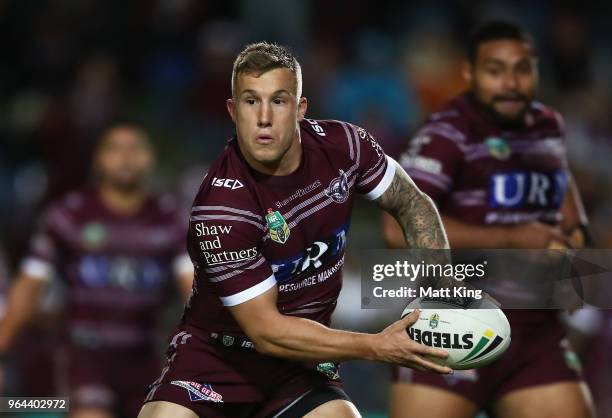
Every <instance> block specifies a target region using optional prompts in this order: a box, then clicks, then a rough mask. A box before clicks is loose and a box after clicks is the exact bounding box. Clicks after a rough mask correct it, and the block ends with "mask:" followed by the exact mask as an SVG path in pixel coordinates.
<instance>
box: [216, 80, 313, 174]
mask: <svg viewBox="0 0 612 418" xmlns="http://www.w3.org/2000/svg"><path fill="white" fill-rule="evenodd" d="M306 106H307V102H306V99H305V98H298V97H297V83H296V78H295V75H294V74H293V73H292V72H291V70H289V69H287V68H276V69H273V70H270V71H266V72H265V73H261V74H250V73H243V74H239V75H238V77H237V85H236V97H235V98H234V99H229V100H228V101H227V108H228V111H229V113H230V115H231V117H232V120H233V121H234V123H235V124H236V133H237V137H238V143H239V145H240V150H241V151H242V153H243V155H244V157H245V158H246V160H247V162H248V163H249V164H250V165H251V166H252V167H253V168H255V169H257V170H259V171H262V172H264V173H267V174H288V173H290V172H291V171H292V170H294V169H296V168H297V166H298V165H299V162H300V158H301V148H300V135H299V122H300V121H302V119H304V114H305V113H306Z"/></svg>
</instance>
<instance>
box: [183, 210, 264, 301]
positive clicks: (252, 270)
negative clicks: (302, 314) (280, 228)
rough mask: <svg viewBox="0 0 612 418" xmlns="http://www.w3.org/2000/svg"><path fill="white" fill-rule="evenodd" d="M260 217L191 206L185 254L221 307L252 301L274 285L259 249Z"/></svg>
mask: <svg viewBox="0 0 612 418" xmlns="http://www.w3.org/2000/svg"><path fill="white" fill-rule="evenodd" d="M264 231H265V226H264V220H263V217H262V216H260V215H257V214H255V213H253V212H250V211H248V210H244V209H240V208H233V207H228V206H220V205H215V206H194V208H193V210H192V216H191V219H190V226H189V240H188V246H189V253H190V255H191V258H192V261H193V262H194V266H195V267H196V274H197V276H198V277H204V278H205V279H206V280H207V281H208V282H209V283H210V284H211V285H212V287H213V289H214V290H215V291H216V293H217V294H218V296H219V298H220V299H221V302H222V303H223V305H224V306H234V305H239V304H241V303H244V302H246V301H248V300H250V299H253V298H255V297H257V296H259V295H260V294H262V293H264V292H266V291H267V290H269V289H270V288H272V287H273V286H275V285H276V279H275V277H274V274H273V273H272V269H271V267H270V265H269V264H268V261H267V260H266V259H265V257H264V256H263V254H262V253H261V250H260V243H261V240H262V237H263V235H264Z"/></svg>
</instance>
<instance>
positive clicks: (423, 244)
mask: <svg viewBox="0 0 612 418" xmlns="http://www.w3.org/2000/svg"><path fill="white" fill-rule="evenodd" d="M389 163H390V164H394V165H395V174H394V176H393V180H392V181H391V184H390V185H389V187H388V188H387V190H385V192H384V193H383V194H382V195H381V196H380V197H378V198H377V199H376V200H375V202H376V203H377V204H378V206H379V207H380V208H381V209H383V210H385V211H386V212H388V213H389V214H390V215H391V216H393V217H394V218H395V220H396V221H397V222H398V223H399V225H400V226H401V228H402V231H403V234H404V238H405V240H406V244H407V245H408V247H409V248H428V249H448V248H449V244H448V238H447V237H446V232H445V231H444V227H443V226H442V220H441V219H440V214H439V213H438V210H437V209H436V206H435V204H434V203H433V201H432V200H431V198H430V197H429V196H427V195H426V194H425V193H423V192H422V191H421V190H419V188H418V187H417V186H416V184H415V183H414V181H412V179H411V178H410V176H409V175H408V174H407V173H406V172H405V171H404V169H403V168H402V167H401V166H400V165H399V164H398V163H397V162H395V161H394V160H392V159H389Z"/></svg>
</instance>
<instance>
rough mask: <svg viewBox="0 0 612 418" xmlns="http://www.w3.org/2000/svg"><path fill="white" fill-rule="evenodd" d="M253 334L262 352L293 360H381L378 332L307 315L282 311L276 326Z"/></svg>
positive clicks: (257, 346) (258, 348)
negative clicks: (343, 326) (329, 323)
mask: <svg viewBox="0 0 612 418" xmlns="http://www.w3.org/2000/svg"><path fill="white" fill-rule="evenodd" d="M254 337H255V338H254V340H255V341H254V343H255V347H256V349H257V350H258V351H259V352H261V353H264V354H268V355H272V356H276V357H283V358H287V359H292V360H301V361H346V360H378V358H377V356H376V353H375V350H374V348H373V347H374V339H375V338H376V337H375V335H373V334H363V333H356V332H349V331H342V330H335V329H331V328H328V327H326V326H324V325H321V324H319V323H318V322H315V321H311V320H309V319H305V318H297V317H291V316H285V315H279V317H278V318H277V320H275V322H274V326H273V327H266V328H265V330H264V331H262V332H258V333H257V334H255V335H254Z"/></svg>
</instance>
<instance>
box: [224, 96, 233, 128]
mask: <svg viewBox="0 0 612 418" xmlns="http://www.w3.org/2000/svg"><path fill="white" fill-rule="evenodd" d="M225 106H226V107H227V113H229V114H230V117H231V118H232V120H233V121H234V123H236V102H234V99H227V100H226V101H225Z"/></svg>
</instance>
